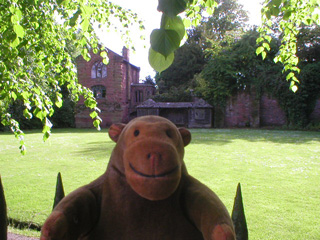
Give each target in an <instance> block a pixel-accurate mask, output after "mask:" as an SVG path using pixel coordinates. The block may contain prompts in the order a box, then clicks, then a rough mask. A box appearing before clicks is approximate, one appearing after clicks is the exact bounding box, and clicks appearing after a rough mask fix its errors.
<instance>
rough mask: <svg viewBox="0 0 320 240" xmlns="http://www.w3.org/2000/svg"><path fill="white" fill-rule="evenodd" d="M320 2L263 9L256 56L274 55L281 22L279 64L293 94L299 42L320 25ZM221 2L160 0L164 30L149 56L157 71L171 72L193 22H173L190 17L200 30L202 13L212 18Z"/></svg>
mask: <svg viewBox="0 0 320 240" xmlns="http://www.w3.org/2000/svg"><path fill="white" fill-rule="evenodd" d="M319 5H320V3H319V1H318V0H310V1H305V0H265V2H264V6H263V8H262V26H261V28H260V33H261V35H260V37H259V38H258V39H257V42H258V43H259V44H260V46H259V47H257V50H256V53H257V54H261V55H262V58H263V59H265V58H266V55H267V52H268V51H270V42H271V40H272V36H270V34H271V33H272V27H273V21H274V20H275V19H276V20H277V21H279V31H280V32H281V46H280V48H279V49H280V50H279V54H278V55H277V56H275V58H274V61H275V62H281V63H282V64H283V65H284V69H283V71H284V72H285V73H286V74H287V76H286V80H288V81H290V88H291V89H292V90H293V91H296V90H297V89H298V87H297V84H298V82H299V80H298V78H297V77H296V74H297V73H299V72H300V70H299V68H298V67H297V65H298V62H299V61H298V57H297V56H296V53H297V46H296V40H297V35H298V33H299V29H300V28H301V26H302V25H303V24H305V25H308V26H310V25H312V24H317V25H320V20H319V14H318V13H317V10H319ZM216 6H217V2H215V1H213V0H194V1H192V0H171V1H169V0H159V7H158V9H159V10H160V11H162V12H163V18H162V20H161V27H160V29H156V30H155V32H154V33H153V36H160V38H158V39H157V41H154V39H151V43H152V44H151V48H150V52H149V62H150V64H151V66H153V67H154V69H155V70H157V71H158V72H161V71H163V70H165V69H166V68H168V67H169V66H170V65H171V63H172V62H173V59H174V55H173V52H174V51H175V50H176V49H177V48H178V47H179V45H180V41H181V39H182V38H181V35H179V33H181V32H183V30H184V27H185V26H186V27H189V26H190V20H188V19H186V20H185V21H184V22H182V24H181V23H180V21H175V22H174V23H170V24H168V22H170V21H169V19H170V18H176V19H177V18H179V17H178V16H177V15H178V14H179V13H181V12H185V13H186V16H187V17H190V18H191V19H192V24H193V25H194V26H197V25H198V24H199V22H200V19H201V13H202V12H203V11H206V12H207V13H208V14H209V15H211V14H212V12H213V8H214V7H216Z"/></svg>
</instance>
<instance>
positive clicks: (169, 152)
mask: <svg viewBox="0 0 320 240" xmlns="http://www.w3.org/2000/svg"><path fill="white" fill-rule="evenodd" d="M109 136H110V138H111V139H112V140H113V141H115V142H116V146H115V148H114V150H113V152H112V155H111V158H110V162H109V165H108V167H107V170H106V172H105V173H104V174H103V175H102V176H101V177H99V178H98V179H96V180H95V181H93V182H91V183H90V184H88V185H86V186H83V187H81V188H79V189H77V190H75V191H74V192H72V193H70V194H69V195H68V196H66V197H65V198H64V199H63V200H62V201H61V202H60V203H59V204H58V205H57V206H56V208H55V209H54V210H53V212H52V213H51V215H50V216H49V217H48V219H47V220H46V222H45V224H44V226H43V228H42V231H41V238H40V239H41V240H53V239H56V240H67V239H68V240H69V239H87V240H88V239H103V240H104V239H106V240H107V239H112V240H122V239H123V240H135V239H139V240H153V239H154V240H156V239H159V240H167V239H169V240H171V239H172V240H179V239H181V240H188V239H190V240H198V239H206V240H209V239H210V240H234V239H235V233H234V228H233V225H232V221H231V219H230V216H229V214H228V212H227V210H226V208H225V206H224V205H223V203H222V202H221V201H220V200H219V198H218V197H217V196H216V195H215V194H214V193H213V192H212V191H211V190H210V189H209V188H207V187H206V186H204V185H203V184H201V183H200V182H199V181H198V180H196V179H194V178H193V177H191V176H190V175H189V174H188V172H187V169H186V166H185V164H184V162H183V156H184V147H185V146H187V145H188V144H189V143H190V141H191V134H190V132H189V131H188V130H187V129H185V128H177V127H176V126H175V125H174V124H173V123H172V122H170V121H169V120H167V119H165V118H162V117H157V116H145V117H139V118H136V119H134V120H132V121H131V122H129V123H128V124H127V125H124V124H114V125H112V126H111V127H110V130H109ZM93 154H94V153H93Z"/></svg>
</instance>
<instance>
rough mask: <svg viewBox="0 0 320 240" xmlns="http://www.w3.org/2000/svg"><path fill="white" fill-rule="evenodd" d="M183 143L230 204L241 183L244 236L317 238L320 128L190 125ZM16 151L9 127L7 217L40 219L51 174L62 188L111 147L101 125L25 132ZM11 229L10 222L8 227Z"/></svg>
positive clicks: (49, 196) (102, 160) (1, 165)
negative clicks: (46, 134)
mask: <svg viewBox="0 0 320 240" xmlns="http://www.w3.org/2000/svg"><path fill="white" fill-rule="evenodd" d="M191 132H192V136H193V141H192V142H191V144H190V145H189V146H187V147H186V156H185V162H186V164H187V167H188V170H189V173H190V174H191V175H193V176H194V177H196V178H198V179H199V180H200V181H202V182H203V183H205V184H206V185H208V186H209V187H210V188H211V189H212V190H213V191H215V192H216V193H217V194H218V195H219V196H220V198H221V199H222V201H223V202H224V203H225V205H226V206H227V208H228V210H229V211H230V212H231V211H232V206H233V200H234V196H235V191H236V186H237V183H238V182H241V185H242V194H243V200H244V205H245V212H246V218H247V224H248V228H249V238H250V239H254V240H256V239H263V240H264V239H268V240H269V239H281V240H283V239H288V240H294V239H297V240H298V239H299V240H301V239H317V240H318V239H320V218H319V213H320V187H319V183H320V133H319V132H303V131H276V130H250V129H249V130H247V129H234V130H227V129H222V130H220V129H209V130H208V129H194V130H191ZM25 140H26V142H27V147H28V152H27V155H26V156H21V155H20V153H19V149H18V142H17V140H16V139H15V138H14V137H13V135H12V134H10V133H0V174H1V176H2V182H3V186H4V189H5V196H6V200H7V205H8V214H9V216H10V217H11V218H16V219H20V220H23V221H33V222H36V223H39V224H42V223H43V221H44V220H45V218H46V217H47V216H48V214H49V213H50V211H51V209H52V204H53V197H54V191H55V183H56V175H57V173H58V172H59V171H60V172H61V174H62V178H63V184H64V188H65V192H66V193H69V192H70V191H72V190H74V189H75V188H77V187H79V186H81V185H83V184H86V183H88V182H90V181H91V180H94V179H95V178H96V177H98V176H99V175H101V174H102V173H103V172H104V171H105V168H106V166H107V162H108V159H109V156H110V153H111V151H112V148H113V146H114V143H113V142H112V141H111V140H110V139H109V137H108V135H107V131H106V130H102V131H101V132H98V131H96V130H85V129H84V130H83V129H81V130H80V129H67V130H60V129H58V130H54V131H53V135H52V137H51V138H50V139H49V140H48V141H47V142H45V143H43V142H42V135H41V133H39V132H37V131H30V132H27V133H26V136H25ZM10 230H12V229H10Z"/></svg>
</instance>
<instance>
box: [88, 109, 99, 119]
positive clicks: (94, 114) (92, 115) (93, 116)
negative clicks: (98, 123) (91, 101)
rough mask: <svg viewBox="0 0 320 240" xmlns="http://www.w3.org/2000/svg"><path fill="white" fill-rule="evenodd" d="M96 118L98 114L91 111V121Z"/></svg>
mask: <svg viewBox="0 0 320 240" xmlns="http://www.w3.org/2000/svg"><path fill="white" fill-rule="evenodd" d="M97 116H98V113H97V112H96V111H93V112H92V113H90V117H91V118H92V119H94V118H96V117H97Z"/></svg>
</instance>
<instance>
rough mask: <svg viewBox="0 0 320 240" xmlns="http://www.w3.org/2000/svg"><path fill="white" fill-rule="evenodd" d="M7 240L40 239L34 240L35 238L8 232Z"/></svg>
mask: <svg viewBox="0 0 320 240" xmlns="http://www.w3.org/2000/svg"><path fill="white" fill-rule="evenodd" d="M7 240H39V239H38V238H34V237H26V236H22V235H18V234H14V233H9V232H8V238H7Z"/></svg>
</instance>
